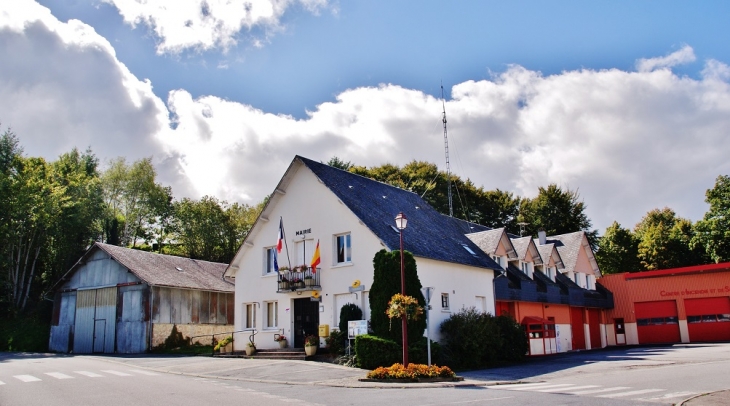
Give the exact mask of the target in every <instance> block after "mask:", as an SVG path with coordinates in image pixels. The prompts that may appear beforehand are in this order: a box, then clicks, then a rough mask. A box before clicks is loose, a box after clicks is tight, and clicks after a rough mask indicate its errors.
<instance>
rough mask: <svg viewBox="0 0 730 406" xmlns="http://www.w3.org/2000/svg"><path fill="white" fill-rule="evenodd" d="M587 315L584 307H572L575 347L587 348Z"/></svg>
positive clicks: (571, 318)
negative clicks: (585, 325) (585, 315)
mask: <svg viewBox="0 0 730 406" xmlns="http://www.w3.org/2000/svg"><path fill="white" fill-rule="evenodd" d="M584 323H585V317H584V315H583V308H582V307H571V308H570V330H571V332H572V333H573V349H574V350H585V349H586V333H585V330H584V327H583V324H584Z"/></svg>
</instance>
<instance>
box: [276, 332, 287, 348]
mask: <svg viewBox="0 0 730 406" xmlns="http://www.w3.org/2000/svg"><path fill="white" fill-rule="evenodd" d="M274 341H276V342H277V343H279V348H286V336H285V335H283V334H277V335H275V336H274Z"/></svg>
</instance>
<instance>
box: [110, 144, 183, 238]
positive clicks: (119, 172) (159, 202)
mask: <svg viewBox="0 0 730 406" xmlns="http://www.w3.org/2000/svg"><path fill="white" fill-rule="evenodd" d="M156 177H157V172H156V171H155V168H154V166H153V165H152V159H151V158H145V159H141V160H138V161H135V162H133V163H132V164H131V165H128V164H127V162H126V160H125V159H124V158H117V159H114V160H112V161H111V162H110V164H109V168H108V169H107V170H106V171H104V173H103V174H102V177H101V180H102V188H103V196H104V202H105V204H106V212H105V216H104V221H103V223H104V224H103V228H104V239H105V240H106V241H107V242H109V243H117V242H118V243H119V244H120V245H122V246H132V247H136V246H137V242H138V241H140V242H148V243H152V242H153V241H154V240H155V239H156V240H157V242H158V243H160V245H163V244H164V242H165V241H164V240H165V237H166V236H167V234H169V224H170V222H171V221H170V217H171V216H172V209H173V205H172V189H171V188H169V187H163V186H162V185H160V184H158V183H157V182H156Z"/></svg>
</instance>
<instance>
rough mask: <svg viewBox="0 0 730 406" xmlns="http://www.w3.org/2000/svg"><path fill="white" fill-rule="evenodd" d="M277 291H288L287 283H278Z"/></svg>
mask: <svg viewBox="0 0 730 406" xmlns="http://www.w3.org/2000/svg"><path fill="white" fill-rule="evenodd" d="M279 290H289V282H279Z"/></svg>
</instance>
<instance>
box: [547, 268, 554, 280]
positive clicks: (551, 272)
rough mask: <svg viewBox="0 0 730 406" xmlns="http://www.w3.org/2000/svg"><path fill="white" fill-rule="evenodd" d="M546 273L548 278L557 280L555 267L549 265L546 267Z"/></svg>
mask: <svg viewBox="0 0 730 406" xmlns="http://www.w3.org/2000/svg"><path fill="white" fill-rule="evenodd" d="M545 273H546V274H547V276H548V278H550V280H551V281H553V282H555V268H553V267H551V266H548V267H546V272H545Z"/></svg>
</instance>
